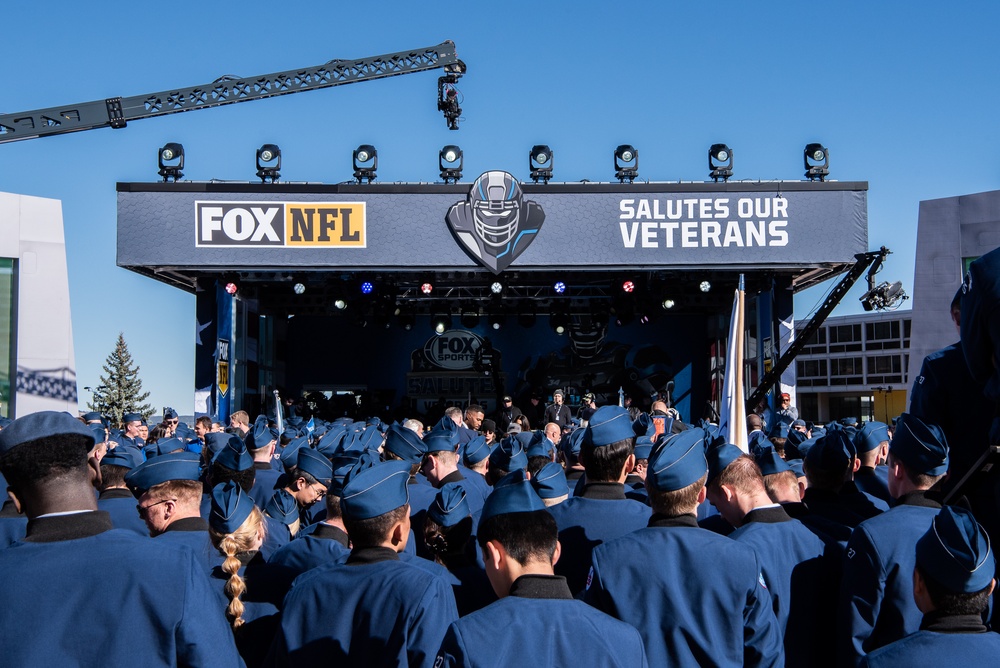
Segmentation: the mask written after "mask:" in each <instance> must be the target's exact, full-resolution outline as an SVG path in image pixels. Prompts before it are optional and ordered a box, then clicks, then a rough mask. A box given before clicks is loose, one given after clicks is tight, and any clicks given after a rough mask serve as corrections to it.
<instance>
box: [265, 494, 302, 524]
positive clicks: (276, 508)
mask: <svg viewBox="0 0 1000 668" xmlns="http://www.w3.org/2000/svg"><path fill="white" fill-rule="evenodd" d="M264 512H265V513H267V516H268V517H270V518H273V519H276V520H278V521H279V522H281V523H282V524H284V525H285V526H290V525H292V524H294V523H295V520H297V519H299V504H298V502H297V501H296V500H295V497H294V496H292V495H291V494H290V493H289V492H288V491H287V490H284V489H279V490H278V491H276V492H275V493H274V494H273V495H271V498H270V499H268V501H267V503H266V504H264Z"/></svg>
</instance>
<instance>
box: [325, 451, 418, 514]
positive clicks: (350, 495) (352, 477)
mask: <svg viewBox="0 0 1000 668" xmlns="http://www.w3.org/2000/svg"><path fill="white" fill-rule="evenodd" d="M356 471H357V472H356ZM409 480H410V464H409V463H407V462H404V461H391V462H381V463H379V464H376V465H375V466H372V467H370V468H360V467H359V468H355V469H354V470H352V471H351V472H350V473H349V474H348V475H347V477H346V478H345V480H344V489H343V494H342V495H341V497H340V508H341V510H342V511H343V513H344V517H345V518H347V519H350V520H367V519H371V518H372V517H378V516H379V515H384V514H386V513H387V512H389V511H391V510H395V509H396V508H399V507H400V506H405V505H406V504H407V503H409V500H410V497H409V493H408V490H407V489H406V485H407V483H408V482H409Z"/></svg>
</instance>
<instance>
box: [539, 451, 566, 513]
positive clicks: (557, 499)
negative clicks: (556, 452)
mask: <svg viewBox="0 0 1000 668" xmlns="http://www.w3.org/2000/svg"><path fill="white" fill-rule="evenodd" d="M531 486H532V487H534V488H535V493H537V494H538V496H539V497H541V499H542V503H544V504H545V507H546V508H551V507H552V506H557V505H559V504H560V503H562V502H563V501H565V500H566V499H568V498H569V484H568V483H567V482H566V472H565V471H564V470H563V467H562V464H560V463H559V462H549V463H548V464H546V465H545V466H543V467H542V469H541V470H540V471H539V472H538V473H537V474H536V475H534V476H532V477H531Z"/></svg>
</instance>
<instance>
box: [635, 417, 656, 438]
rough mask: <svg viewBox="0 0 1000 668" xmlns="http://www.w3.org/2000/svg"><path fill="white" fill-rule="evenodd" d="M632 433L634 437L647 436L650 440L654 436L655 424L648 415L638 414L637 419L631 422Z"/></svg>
mask: <svg viewBox="0 0 1000 668" xmlns="http://www.w3.org/2000/svg"><path fill="white" fill-rule="evenodd" d="M632 431H634V432H635V435H636V436H649V437H650V438H652V437H653V436H654V435H655V434H656V423H655V422H653V418H651V417H650V416H649V413H639V417H637V418H636V419H635V421H634V422H632Z"/></svg>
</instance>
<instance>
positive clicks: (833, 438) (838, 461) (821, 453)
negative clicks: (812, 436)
mask: <svg viewBox="0 0 1000 668" xmlns="http://www.w3.org/2000/svg"><path fill="white" fill-rule="evenodd" d="M854 453H855V450H854V443H853V442H852V441H851V437H850V436H849V435H848V434H847V432H846V431H845V430H843V429H831V430H830V431H828V432H827V433H826V436H822V437H820V438H818V439H816V442H815V443H814V444H813V445H812V447H810V448H809V450H808V451H807V452H806V454H805V463H806V464H807V465H808V466H809V468H810V469H815V470H818V471H827V472H830V473H840V472H843V471H846V470H847V468H848V467H849V466H850V465H851V460H852V459H854Z"/></svg>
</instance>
